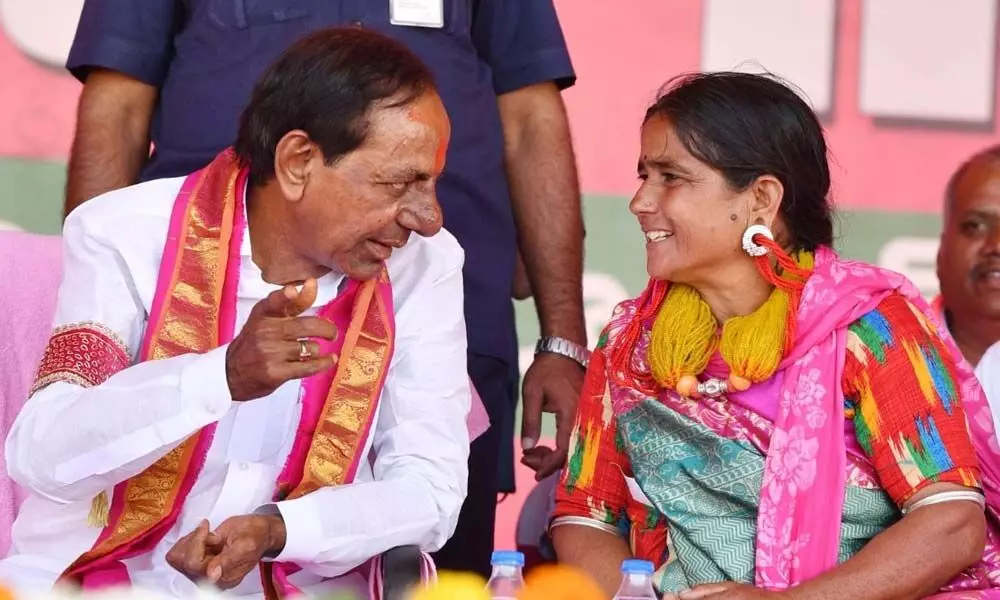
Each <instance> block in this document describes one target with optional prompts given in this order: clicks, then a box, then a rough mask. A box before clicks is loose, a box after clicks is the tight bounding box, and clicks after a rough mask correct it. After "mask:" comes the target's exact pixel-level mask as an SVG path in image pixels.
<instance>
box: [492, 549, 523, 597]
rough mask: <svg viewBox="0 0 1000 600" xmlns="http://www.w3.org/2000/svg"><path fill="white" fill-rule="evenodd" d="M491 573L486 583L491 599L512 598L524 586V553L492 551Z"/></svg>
mask: <svg viewBox="0 0 1000 600" xmlns="http://www.w3.org/2000/svg"><path fill="white" fill-rule="evenodd" d="M490 562H491V563H492V564H493V574H492V575H490V581H489V583H487V584H486V589H488V590H489V591H490V596H491V597H492V598H493V600H514V599H515V598H516V597H517V594H518V592H520V591H521V588H523V587H524V576H523V575H522V574H521V571H522V570H523V569H524V555H523V554H521V553H520V552H512V551H498V552H494V553H493V559H492V560H491V561H490Z"/></svg>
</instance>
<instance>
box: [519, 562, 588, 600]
mask: <svg viewBox="0 0 1000 600" xmlns="http://www.w3.org/2000/svg"><path fill="white" fill-rule="evenodd" d="M517 600H607V596H605V595H604V592H603V591H601V588H600V587H598V586H597V584H596V583H595V582H594V580H593V579H591V578H590V576H589V575H587V574H586V573H584V572H583V571H580V570H579V569H575V568H573V567H569V566H566V565H542V566H540V567H537V568H535V569H532V570H531V572H530V573H528V576H527V578H526V579H525V586H524V590H522V591H521V593H520V594H518V595H517Z"/></svg>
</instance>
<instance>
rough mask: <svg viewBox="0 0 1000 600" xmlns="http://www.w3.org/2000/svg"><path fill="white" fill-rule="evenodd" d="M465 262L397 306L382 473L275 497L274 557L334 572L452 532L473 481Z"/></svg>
mask: <svg viewBox="0 0 1000 600" xmlns="http://www.w3.org/2000/svg"><path fill="white" fill-rule="evenodd" d="M456 250H457V245H456ZM459 252H460V251H459ZM449 258H451V257H449ZM461 262H462V261H461V258H460V253H459V258H457V259H455V260H452V261H451V263H452V264H449V265H448V268H447V270H446V272H445V273H444V274H442V275H441V276H439V277H437V278H433V279H430V278H429V281H428V282H427V284H426V285H424V286H423V289H417V290H414V293H413V294H412V295H411V296H410V297H409V298H408V299H407V302H406V305H405V307H403V308H402V309H401V310H400V311H399V312H398V313H397V316H396V321H397V331H396V355H395V356H394V358H393V364H392V366H391V368H390V371H389V374H388V376H387V378H386V383H385V387H384V389H383V392H382V400H381V403H382V404H381V407H380V412H379V416H378V421H377V424H376V430H375V433H374V439H373V450H374V453H375V460H374V465H373V472H374V479H375V481H372V482H360V483H355V484H352V485H347V486H342V487H337V488H323V489H320V490H317V491H315V492H313V493H311V494H309V495H307V496H303V497H302V498H297V499H295V500H289V501H283V502H278V503H277V507H278V509H279V511H280V512H281V515H282V518H283V519H284V521H285V528H286V531H287V539H286V542H285V547H284V550H283V551H282V553H281V554H280V555H279V556H278V557H277V558H276V559H275V560H277V561H291V562H295V563H297V564H299V565H300V566H302V567H303V568H305V569H308V570H310V571H312V572H314V573H316V574H318V575H321V576H325V577H334V576H337V575H341V574H343V573H346V572H347V571H349V570H351V569H353V568H354V567H356V566H358V565H360V564H362V563H363V562H365V561H366V560H368V559H370V558H372V557H374V556H377V555H379V554H381V553H383V552H385V551H386V550H389V549H391V548H394V547H396V546H401V545H410V544H415V545H418V546H420V548H421V549H423V550H424V551H427V552H433V551H435V550H438V549H440V548H441V546H443V545H444V543H445V542H446V541H447V540H448V538H449V537H451V535H452V533H454V530H455V525H456V523H457V521H458V514H459V510H460V509H461V507H462V502H463V501H464V500H465V494H466V490H467V487H468V456H469V434H468V429H467V427H466V417H467V415H468V413H469V409H470V405H471V400H472V394H471V389H470V384H469V378H468V374H467V366H466V362H467V359H466V334H465V314H464V308H463V303H464V298H463V292H462V271H461V268H462V264H461ZM454 263H457V264H454Z"/></svg>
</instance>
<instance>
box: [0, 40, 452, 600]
mask: <svg viewBox="0 0 1000 600" xmlns="http://www.w3.org/2000/svg"><path fill="white" fill-rule="evenodd" d="M373 56H377V57H379V61H378V62H377V63H372V62H371V60H370V57H373ZM449 135H450V131H449V124H448V119H447V116H446V114H445V112H444V108H443V106H442V104H441V101H440V99H439V97H438V96H437V94H436V92H435V90H434V85H433V81H432V78H431V76H430V74H429V73H428V71H427V69H426V68H425V67H424V66H423V65H422V64H421V63H420V61H419V60H418V59H417V58H416V57H414V56H413V55H412V54H411V53H410V52H409V51H407V50H406V49H405V48H403V47H401V46H399V45H398V44H396V43H395V42H392V41H391V40H388V39H387V38H384V37H382V36H380V35H378V34H375V33H372V32H368V31H365V30H327V31H321V32H318V33H315V34H313V35H311V36H310V37H308V38H306V39H305V40H303V41H301V42H299V43H298V44H296V45H295V46H293V47H292V48H290V49H289V50H288V51H287V52H286V53H285V54H284V55H283V56H282V57H281V58H279V60H278V61H277V62H276V63H275V64H274V65H273V66H272V67H271V68H270V69H269V71H268V72H267V73H266V74H265V75H264V77H263V78H262V79H261V81H260V82H259V83H258V85H257V87H256V88H255V90H254V94H253V97H252V99H251V102H250V104H249V106H248V107H247V109H246V112H245V113H244V115H243V119H242V121H241V126H240V133H239V137H238V140H237V143H236V145H235V147H234V149H228V150H226V151H224V152H222V153H221V154H220V155H219V157H218V158H216V160H215V161H214V162H213V163H212V164H210V165H209V166H208V167H206V168H205V169H203V170H202V171H199V172H197V173H194V174H193V175H191V176H189V177H187V178H179V179H165V180H156V181H151V182H147V183H143V184H140V185H137V186H133V187H129V188H125V189H122V190H119V191H116V192H112V193H109V194H106V195H104V196H102V197H99V198H96V199H94V200H92V201H90V202H88V203H86V204H85V205H83V206H82V207H81V208H79V209H78V210H77V211H75V212H74V213H73V214H71V215H70V216H69V218H68V219H67V221H66V225H65V231H64V239H65V261H66V265H65V275H64V281H63V284H62V287H61V290H60V297H59V304H58V309H57V314H56V323H55V324H56V329H55V332H54V333H53V336H52V338H51V341H50V343H49V346H48V348H47V350H46V353H45V357H44V359H43V361H42V365H41V367H40V370H39V376H38V380H37V382H36V384H35V391H34V393H33V395H32V396H31V398H30V399H29V400H28V402H27V404H26V405H25V408H24V410H23V412H22V413H21V414H20V416H19V417H18V419H17V422H16V423H15V425H14V427H13V429H12V431H11V432H10V434H9V437H8V440H7V446H6V453H7V454H6V456H7V461H8V465H9V470H10V472H11V475H12V477H13V478H14V479H15V480H16V481H17V482H18V483H20V484H21V485H23V486H25V487H26V488H28V489H29V490H30V492H31V496H30V498H29V499H28V500H27V502H26V504H25V505H24V507H23V508H22V510H21V512H20V514H19V516H18V519H17V522H16V524H15V526H14V531H13V551H12V553H11V556H10V557H9V558H7V559H6V560H4V561H3V562H2V563H0V579H2V580H4V581H6V582H7V583H10V584H12V585H14V586H15V587H17V588H21V589H40V588H47V587H49V586H52V585H53V584H55V583H57V582H70V583H78V584H81V585H83V586H84V587H85V588H88V587H100V586H103V585H112V584H122V583H131V584H133V585H137V586H143V587H148V588H153V589H156V590H159V591H162V592H166V593H168V594H172V595H175V596H178V597H180V596H188V595H190V594H191V593H192V592H193V591H194V589H195V587H194V586H195V585H196V584H197V583H204V582H210V583H214V584H215V585H216V586H218V587H220V588H222V589H231V590H233V592H235V593H238V594H244V595H250V596H261V595H264V596H266V597H284V596H287V595H289V594H293V593H295V592H297V591H307V592H318V591H322V590H323V589H324V586H325V585H327V582H328V580H329V579H330V578H334V577H338V576H341V575H344V574H346V573H349V572H351V571H352V570H353V569H355V568H357V567H358V566H359V565H362V564H363V563H365V562H366V561H368V560H369V559H371V558H372V557H374V556H377V555H379V554H380V553H382V552H384V551H386V550H388V549H390V548H393V547H396V546H400V545H409V544H416V545H419V546H420V547H421V549H423V550H424V551H428V552H429V551H433V550H435V549H437V548H439V547H441V546H442V545H443V544H444V542H445V541H446V540H447V539H448V537H449V536H450V535H451V533H452V531H453V529H454V527H455V523H456V520H457V518H458V514H459V509H460V507H461V504H462V501H463V499H464V496H465V491H466V480H467V467H466V460H467V457H468V447H469V434H468V432H467V429H466V417H467V414H468V412H469V407H470V399H471V390H470V386H469V381H468V378H467V375H466V341H465V339H466V338H465V324H464V317H463V296H462V274H461V270H462V262H463V254H462V250H461V248H460V247H459V246H458V244H457V243H456V241H455V239H454V238H453V237H452V236H451V235H450V234H448V233H447V232H446V231H444V230H443V229H441V225H442V223H441V212H440V208H439V206H438V204H437V200H436V197H435V193H434V186H435V181H436V179H437V177H438V176H439V175H440V173H441V171H442V169H443V168H444V156H445V150H446V147H447V143H448V138H449ZM412 233H416V234H417V235H411V234H412ZM18 285H30V282H18Z"/></svg>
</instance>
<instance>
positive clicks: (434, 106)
mask: <svg viewBox="0 0 1000 600" xmlns="http://www.w3.org/2000/svg"><path fill="white" fill-rule="evenodd" d="M406 116H407V117H408V118H410V119H411V120H413V121H416V122H417V123H420V124H421V125H426V126H428V127H430V128H431V129H433V130H434V132H435V133H436V134H437V151H436V152H435V155H434V172H435V174H436V173H440V172H441V170H442V169H443V168H444V161H445V157H446V156H447V154H448V136H449V130H450V129H451V124H450V123H449V122H448V114H447V113H446V112H445V111H444V106H443V105H442V104H441V100H440V99H439V98H438V97H437V96H436V95H429V94H425V95H424V96H423V97H421V98H420V99H418V100H417V101H416V102H413V103H412V104H410V105H409V106H408V107H407V111H406Z"/></svg>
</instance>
